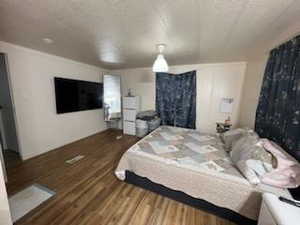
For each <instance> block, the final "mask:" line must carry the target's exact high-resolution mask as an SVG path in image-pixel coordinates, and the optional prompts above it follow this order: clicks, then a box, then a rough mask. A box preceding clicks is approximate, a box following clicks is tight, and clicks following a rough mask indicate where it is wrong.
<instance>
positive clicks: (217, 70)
mask: <svg viewBox="0 0 300 225" xmlns="http://www.w3.org/2000/svg"><path fill="white" fill-rule="evenodd" d="M191 70H197V121H196V127H197V129H199V130H202V131H207V132H214V131H215V129H216V122H219V121H221V122H222V121H224V120H225V119H226V118H227V117H228V115H230V117H231V119H232V122H233V125H234V126H236V125H237V124H238V118H239V105H240V100H241V93H242V86H243V82H244V75H245V70H246V63H245V62H237V63H220V64H197V65H182V66H172V67H171V68H170V73H182V72H187V71H191ZM112 74H118V75H121V79H122V92H123V95H125V94H126V93H127V90H128V88H131V89H132V92H133V94H135V95H138V96H141V108H142V110H148V109H155V74H154V73H153V72H152V70H151V68H137V69H127V70H114V71H112ZM231 97H232V98H234V109H233V112H232V113H231V114H225V113H220V110H219V107H220V101H221V98H231Z"/></svg>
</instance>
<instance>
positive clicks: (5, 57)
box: [0, 51, 23, 161]
mask: <svg viewBox="0 0 300 225" xmlns="http://www.w3.org/2000/svg"><path fill="white" fill-rule="evenodd" d="M0 54H3V55H4V61H5V67H6V74H7V81H8V89H9V96H10V99H11V104H12V112H13V118H14V123H15V128H16V139H17V145H18V153H19V155H20V158H21V160H22V161H23V151H22V147H21V142H20V133H19V124H18V120H17V113H16V105H15V101H14V99H15V98H14V92H13V88H12V81H11V75H10V70H9V68H10V67H9V60H8V55H7V53H5V52H3V51H0Z"/></svg>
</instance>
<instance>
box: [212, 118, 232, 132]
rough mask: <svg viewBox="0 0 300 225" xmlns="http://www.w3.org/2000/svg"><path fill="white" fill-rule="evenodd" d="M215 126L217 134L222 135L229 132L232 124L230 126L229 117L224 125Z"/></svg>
mask: <svg viewBox="0 0 300 225" xmlns="http://www.w3.org/2000/svg"><path fill="white" fill-rule="evenodd" d="M216 124H217V127H216V129H217V133H224V132H226V131H229V130H230V128H231V126H232V124H231V121H230V117H228V118H227V119H226V120H225V122H224V123H216Z"/></svg>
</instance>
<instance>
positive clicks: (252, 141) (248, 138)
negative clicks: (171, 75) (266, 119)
mask: <svg viewBox="0 0 300 225" xmlns="http://www.w3.org/2000/svg"><path fill="white" fill-rule="evenodd" d="M258 142H259V137H258V135H257V134H256V133H254V132H247V133H245V134H244V135H243V136H242V137H240V138H239V139H238V140H237V141H235V142H233V145H232V150H231V152H230V157H231V159H232V161H233V163H234V164H236V163H237V162H238V161H239V160H241V159H243V160H246V159H250V158H251V152H250V151H248V149H250V148H252V147H254V146H255V145H256V144H257V143H258ZM249 154H250V155H249Z"/></svg>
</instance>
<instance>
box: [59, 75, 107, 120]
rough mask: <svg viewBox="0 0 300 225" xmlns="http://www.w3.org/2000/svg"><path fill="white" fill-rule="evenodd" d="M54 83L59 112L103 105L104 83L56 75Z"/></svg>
mask: <svg viewBox="0 0 300 225" xmlns="http://www.w3.org/2000/svg"><path fill="white" fill-rule="evenodd" d="M54 85H55V98H56V112H57V113H58V114H60V113H68V112H77V111H82V110H91V109H100V108H102V107H103V106H102V105H103V103H102V96H103V84H102V83H97V82H89V81H81V80H72V79H65V78H60V77H55V78H54Z"/></svg>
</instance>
